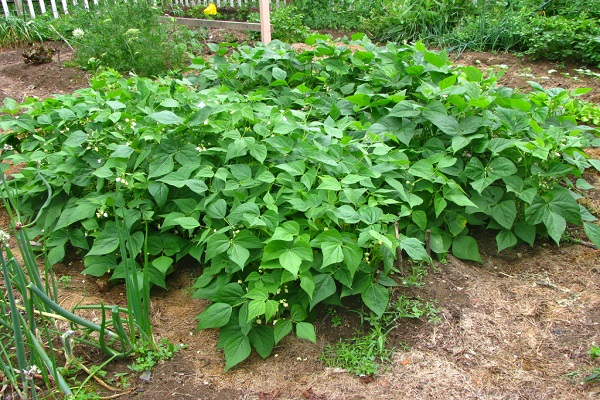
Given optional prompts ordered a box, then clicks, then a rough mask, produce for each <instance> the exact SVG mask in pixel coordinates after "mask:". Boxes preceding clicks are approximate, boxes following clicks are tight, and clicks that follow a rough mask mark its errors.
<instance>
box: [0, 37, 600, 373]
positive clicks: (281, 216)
mask: <svg viewBox="0 0 600 400" xmlns="http://www.w3.org/2000/svg"><path fill="white" fill-rule="evenodd" d="M310 43H314V39H312V40H311V42H310ZM353 44H354V45H356V46H360V47H361V50H359V51H355V52H352V51H350V49H349V47H348V46H346V45H341V44H340V43H334V44H328V43H325V42H319V43H317V44H316V46H315V50H314V51H306V52H303V53H296V52H294V51H293V50H290V47H289V46H287V45H284V44H282V43H280V42H277V41H274V42H273V43H271V44H270V45H269V46H268V47H256V48H252V47H247V46H240V47H233V48H232V47H227V46H221V47H219V46H217V45H213V46H212V49H213V51H215V52H216V55H215V56H214V57H213V58H212V59H211V60H209V61H205V60H204V59H202V58H198V59H196V60H194V63H193V64H192V66H191V68H192V70H195V71H196V73H195V74H188V75H186V78H184V79H182V78H181V77H172V78H162V79H159V80H156V81H152V80H149V79H144V78H138V77H130V78H127V79H126V78H123V77H121V76H119V75H117V74H114V73H109V72H107V73H104V74H102V75H100V76H98V77H96V78H94V79H93V80H92V82H91V87H90V88H88V89H84V90H80V91H78V92H77V93H76V94H75V95H73V96H58V97H56V98H53V99H47V100H44V101H35V100H28V101H27V102H26V103H24V104H22V105H18V104H16V102H14V101H10V100H7V101H6V102H5V106H4V109H3V111H4V112H5V113H6V115H4V116H3V117H2V119H1V120H0V128H1V129H4V130H5V131H6V134H5V135H3V136H2V137H1V142H0V145H2V144H6V145H7V146H9V147H7V150H5V151H4V152H3V153H2V158H3V159H8V160H11V161H13V162H15V163H21V162H22V163H25V166H24V168H23V169H22V170H21V172H19V173H18V174H15V175H14V179H13V181H12V184H13V185H14V191H15V194H16V195H17V196H16V198H18V199H19V200H20V205H19V209H20V210H21V212H22V215H23V216H24V218H28V217H29V218H31V217H30V216H31V215H34V214H35V213H37V212H38V210H40V208H42V206H43V205H44V203H45V202H46V195H45V194H46V191H45V190H46V189H45V185H44V183H43V182H44V181H42V177H44V179H45V180H46V181H47V182H48V184H49V185H50V186H51V187H52V189H53V194H52V198H51V201H50V203H49V205H48V206H47V207H45V208H43V211H44V212H43V213H42V216H41V217H40V218H39V220H38V221H37V232H38V233H41V232H42V229H43V230H44V232H46V234H47V235H48V240H47V241H46V243H45V245H46V247H47V249H48V251H49V254H48V256H49V259H50V262H51V263H55V262H57V261H59V260H60V259H61V258H62V257H63V256H64V254H65V251H66V248H67V244H70V245H71V246H74V247H76V248H79V249H80V251H81V252H82V254H83V255H84V263H85V265H86V269H85V270H84V271H83V272H84V273H86V274H91V275H95V276H100V275H103V274H106V273H111V274H112V276H111V278H112V279H122V278H123V277H124V274H125V272H124V266H123V264H122V263H121V262H120V253H119V243H118V240H117V239H116V232H117V227H118V225H116V224H115V220H114V217H115V216H116V217H117V218H118V219H119V220H122V221H124V224H125V226H126V229H127V232H128V234H129V239H128V240H127V243H126V245H125V246H121V247H122V248H127V250H128V251H129V253H130V254H139V253H140V252H141V253H142V256H140V257H139V258H140V259H141V260H138V262H140V263H141V264H143V265H147V266H148V269H147V274H148V275H149V281H150V282H152V283H153V284H156V285H160V286H164V285H165V283H164V277H165V275H166V274H167V273H169V272H170V271H172V270H173V268H174V265H175V262H176V261H178V260H181V259H182V258H183V257H186V256H191V257H193V258H195V259H197V260H198V261H199V262H200V263H202V264H203V265H204V269H203V273H202V276H201V277H200V278H199V279H198V281H197V282H196V284H195V289H196V292H195V296H196V297H201V298H205V299H209V300H210V301H211V302H212V304H211V305H210V306H209V307H208V308H207V309H205V310H204V311H203V313H202V314H201V315H200V316H199V318H200V322H199V324H198V328H221V331H220V332H221V333H220V340H219V348H223V349H224V351H225V357H226V369H229V368H231V367H232V366H234V365H236V364H237V363H239V362H241V361H242V360H244V359H245V358H246V357H248V355H249V354H250V352H251V348H252V347H253V348H254V349H256V351H257V352H258V353H259V354H260V355H261V356H262V357H267V356H268V355H269V354H270V353H271V351H272V349H273V347H274V346H275V345H276V344H277V343H278V342H279V341H281V340H282V338H283V337H284V336H286V335H287V334H289V333H290V332H291V331H292V330H293V331H295V333H296V334H297V335H298V336H299V337H302V338H305V339H309V340H313V341H314V340H316V334H315V330H314V326H313V325H312V324H311V323H310V321H311V318H312V316H313V315H314V310H315V307H316V306H317V305H319V304H321V303H329V304H332V303H333V304H335V303H339V302H340V299H342V298H344V297H347V296H353V295H356V296H360V297H361V299H362V301H363V302H364V304H365V305H366V306H367V307H368V308H369V309H370V310H371V311H372V312H373V313H374V315H376V316H379V317H381V316H382V315H383V313H384V311H385V309H386V305H387V303H388V300H389V291H388V288H389V287H391V286H396V285H397V283H396V282H395V281H394V279H393V278H392V275H393V273H394V272H395V271H397V264H396V262H397V260H396V259H397V258H398V255H399V254H402V252H404V253H406V254H407V255H408V257H409V258H411V259H414V260H423V261H428V260H429V259H430V258H429V256H428V254H427V252H426V249H425V248H424V243H425V241H426V236H429V237H430V248H431V250H432V252H433V253H435V254H438V255H443V254H445V253H447V252H449V251H452V252H453V254H454V255H455V256H457V257H460V258H463V259H468V260H477V261H478V260H481V257H480V255H479V251H478V245H477V241H476V240H475V238H474V234H473V232H474V231H475V232H477V230H478V229H484V228H485V229H489V230H492V231H494V232H495V233H496V241H497V245H498V249H499V250H502V249H505V248H509V247H512V246H515V245H516V244H517V243H518V242H526V243H529V244H531V245H533V244H534V242H535V241H536V237H537V236H539V235H541V236H546V237H550V238H552V239H553V240H554V241H555V242H557V243H558V242H559V241H560V239H561V236H562V234H563V232H564V231H565V229H566V225H567V223H573V224H581V223H582V222H586V223H585V224H584V225H585V229H586V232H588V235H589V236H590V238H591V239H592V240H593V241H595V242H598V239H599V237H600V232H599V231H600V228H598V227H597V226H596V225H593V224H590V223H587V222H588V221H592V220H594V217H593V216H592V215H591V214H590V213H589V212H587V211H586V210H585V209H584V208H583V207H581V206H580V205H579V204H578V203H577V201H576V199H577V197H578V196H579V193H580V191H581V190H585V189H587V188H590V187H591V185H590V184H589V183H588V182H586V181H585V180H583V179H582V173H583V171H584V170H585V169H586V168H590V167H592V166H593V167H596V168H598V167H600V162H598V161H597V160H591V159H588V156H587V155H586V153H585V152H584V151H583V148H584V147H588V146H589V145H590V143H596V142H597V140H595V139H594V137H593V136H592V135H591V134H590V130H589V129H588V128H586V127H580V126H577V125H576V124H575V120H574V118H572V117H570V116H568V115H564V112H565V108H564V104H565V103H567V102H570V101H571V97H570V95H569V93H567V92H566V91H564V90H559V89H551V90H544V89H542V88H541V87H539V85H537V86H535V92H533V93H532V94H522V93H518V92H515V91H513V90H511V89H508V88H504V87H497V86H496V85H495V82H496V79H497V77H496V76H495V75H491V76H488V77H486V76H484V74H483V73H482V72H481V71H479V70H478V69H476V68H474V67H457V66H452V65H451V64H450V63H449V62H448V60H447V56H446V55H445V54H444V53H442V54H436V53H433V52H430V51H428V50H426V49H425V47H424V46H423V45H422V44H421V43H417V44H416V45H415V46H397V45H394V44H388V45H387V46H386V47H384V48H379V47H376V46H375V45H373V44H372V43H370V42H369V41H368V40H366V39H363V40H362V41H355V42H353ZM583 92H585V91H584V90H577V91H576V92H574V93H573V94H575V95H577V94H581V93H583ZM10 145H12V146H16V148H15V150H16V153H14V154H11V152H10V151H9V149H10ZM117 196H123V197H122V200H121V201H120V204H122V206H119V207H115V202H116V200H117V199H120V198H121V197H117ZM426 232H429V235H427V233H426ZM144 243H145V244H144ZM146 257H148V260H147V261H148V262H146V260H145V258H146ZM140 270H141V269H140Z"/></svg>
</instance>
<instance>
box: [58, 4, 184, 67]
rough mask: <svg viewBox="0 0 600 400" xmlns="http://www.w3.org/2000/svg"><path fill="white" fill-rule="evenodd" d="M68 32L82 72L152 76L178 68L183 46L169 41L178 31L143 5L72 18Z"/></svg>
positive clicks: (107, 7)
mask: <svg viewBox="0 0 600 400" xmlns="http://www.w3.org/2000/svg"><path fill="white" fill-rule="evenodd" d="M69 26H75V27H76V28H75V29H73V30H72V31H71V32H68V34H66V32H65V33H64V34H63V35H64V36H66V37H67V39H68V40H69V41H72V43H73V44H74V46H75V48H76V51H75V62H77V63H78V64H79V65H81V66H82V67H83V68H92V69H93V68H96V67H97V66H100V65H101V66H104V67H108V68H113V69H116V70H118V71H121V72H126V71H132V72H135V73H136V74H138V75H141V76H153V75H157V74H160V73H164V72H166V71H167V70H169V69H171V68H180V67H182V66H183V62H184V60H185V58H184V54H185V52H186V50H187V46H186V44H185V42H180V41H176V40H171V39H172V38H173V36H174V34H175V32H177V31H178V27H176V26H175V25H174V24H171V23H168V21H166V20H162V12H161V10H159V9H158V8H154V7H152V6H150V5H149V4H147V3H146V2H143V1H140V2H133V1H131V2H124V3H121V2H119V3H116V4H107V5H105V6H101V7H97V8H96V9H94V10H93V11H92V12H80V13H77V14H76V15H74V16H73V20H72V21H71V23H70V24H69Z"/></svg>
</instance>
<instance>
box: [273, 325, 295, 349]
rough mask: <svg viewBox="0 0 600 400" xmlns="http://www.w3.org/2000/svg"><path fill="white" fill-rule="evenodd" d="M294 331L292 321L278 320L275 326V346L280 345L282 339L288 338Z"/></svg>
mask: <svg viewBox="0 0 600 400" xmlns="http://www.w3.org/2000/svg"><path fill="white" fill-rule="evenodd" d="M291 331H292V321H290V320H287V319H280V320H278V321H277V322H276V323H275V325H274V326H273V335H274V337H275V344H277V343H279V342H280V341H281V339H283V338H284V337H286V336H287V335H288V334H289V333H290V332H291Z"/></svg>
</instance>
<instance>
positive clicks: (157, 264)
mask: <svg viewBox="0 0 600 400" xmlns="http://www.w3.org/2000/svg"><path fill="white" fill-rule="evenodd" d="M171 265H173V259H172V258H171V257H167V256H161V257H158V258H155V259H154V260H152V266H153V267H154V268H156V269H157V270H159V271H160V272H161V273H162V274H163V275H166V274H167V271H168V270H169V268H170V267H171Z"/></svg>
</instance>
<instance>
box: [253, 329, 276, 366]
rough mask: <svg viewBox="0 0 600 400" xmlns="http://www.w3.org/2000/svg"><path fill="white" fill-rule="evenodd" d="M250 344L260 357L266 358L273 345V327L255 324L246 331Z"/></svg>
mask: <svg viewBox="0 0 600 400" xmlns="http://www.w3.org/2000/svg"><path fill="white" fill-rule="evenodd" d="M248 338H249V339H250V344H251V345H252V347H254V350H256V352H257V353H258V355H259V356H261V357H262V358H267V357H268V356H269V355H270V354H271V352H272V351H273V347H275V337H274V336H273V328H271V327H267V326H265V325H262V326H255V327H254V328H252V330H251V331H250V332H249V333H248Z"/></svg>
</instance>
